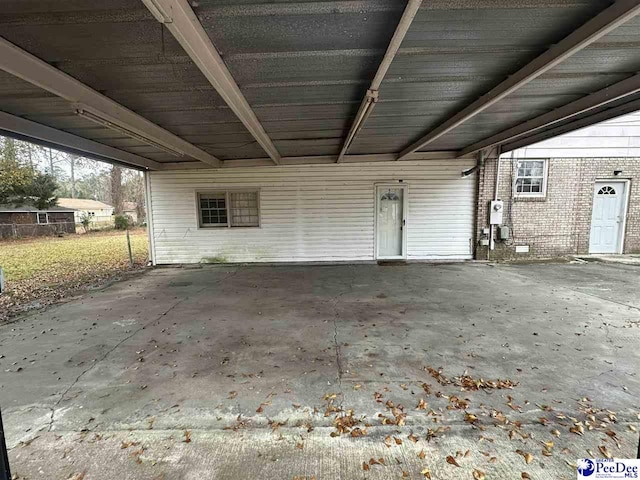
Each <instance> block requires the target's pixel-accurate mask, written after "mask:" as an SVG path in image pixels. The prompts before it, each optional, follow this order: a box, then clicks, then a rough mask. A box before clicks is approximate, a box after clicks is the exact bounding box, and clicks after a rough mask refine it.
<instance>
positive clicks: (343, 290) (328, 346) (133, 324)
mask: <svg viewBox="0 0 640 480" xmlns="http://www.w3.org/2000/svg"><path fill="white" fill-rule="evenodd" d="M639 274H640V269H639V268H638V267H634V266H628V265H609V264H607V265H605V264H598V263H589V264H567V265H553V264H536V265H518V266H516V265H510V266H508V265H487V264H450V265H426V264H413V265H406V266H376V265H351V266H312V267H310V266H282V267H267V266H255V267H229V266H211V267H209V266H207V267H204V268H159V269H155V270H153V271H150V272H148V273H146V274H144V275H142V276H140V277H138V278H135V279H132V280H128V281H126V282H120V283H118V284H115V285H113V286H111V287H109V288H107V289H105V290H102V291H99V292H96V293H94V294H92V295H87V296H85V297H83V298H79V299H76V300H73V301H71V302H69V303H66V304H63V305H59V306H56V307H53V308H50V309H49V310H47V311H45V312H42V313H39V314H36V315H33V316H30V317H28V318H25V319H22V320H20V321H18V322H15V323H13V324H10V325H5V326H2V327H0V368H1V369H0V404H1V405H2V412H3V416H4V419H5V427H6V430H7V435H8V441H9V446H10V448H11V451H10V460H11V462H12V467H13V471H14V473H16V474H17V475H18V478H21V479H35V478H47V479H69V478H75V479H80V478H84V479H85V480H89V479H111V478H119V479H166V480H173V479H194V480H195V479H213V478H215V479H239V478H247V479H249V478H251V479H254V478H255V479H258V478H259V479H299V480H301V479H312V478H315V479H338V478H343V479H352V478H356V479H361V478H362V479H364V478H370V479H389V478H413V479H424V478H433V479H452V478H453V479H456V478H461V479H473V478H476V479H478V478H485V477H486V478H487V479H493V478H500V479H510V480H512V479H519V478H521V475H522V472H527V473H528V474H529V475H530V477H531V478H532V479H563V478H564V479H573V478H575V471H574V469H573V467H572V466H571V465H572V464H575V462H576V459H578V458H583V457H590V456H591V457H602V456H604V455H613V456H616V457H622V458H624V457H626V458H629V457H632V458H633V457H635V454H636V449H637V445H638V433H637V431H635V430H640V428H638V427H636V426H637V425H638V423H639V421H640V419H639V417H638V415H639V412H640V378H639V376H638V372H640V348H638V345H639V344H640V288H639V287H640V276H639ZM363 463H364V464H365V465H363ZM483 475H484V476H483ZM429 476H430V477H429ZM525 478H526V477H525Z"/></svg>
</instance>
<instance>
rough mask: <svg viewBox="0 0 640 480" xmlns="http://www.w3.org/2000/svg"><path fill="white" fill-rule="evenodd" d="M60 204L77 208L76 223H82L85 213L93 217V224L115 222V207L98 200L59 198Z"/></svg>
mask: <svg viewBox="0 0 640 480" xmlns="http://www.w3.org/2000/svg"><path fill="white" fill-rule="evenodd" d="M58 205H59V206H61V207H65V208H70V209H73V210H75V222H76V223H80V222H81V221H82V218H83V217H84V216H85V215H86V216H88V217H89V218H90V219H91V223H92V224H93V225H100V224H103V225H104V224H112V223H113V207H112V206H111V205H107V204H106V203H102V202H99V201H98V200H89V199H86V198H59V199H58Z"/></svg>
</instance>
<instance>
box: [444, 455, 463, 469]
mask: <svg viewBox="0 0 640 480" xmlns="http://www.w3.org/2000/svg"><path fill="white" fill-rule="evenodd" d="M447 463H449V464H451V465H455V466H456V467H459V466H460V464H459V463H458V461H457V460H456V459H455V458H453V457H452V456H451V455H449V456H447Z"/></svg>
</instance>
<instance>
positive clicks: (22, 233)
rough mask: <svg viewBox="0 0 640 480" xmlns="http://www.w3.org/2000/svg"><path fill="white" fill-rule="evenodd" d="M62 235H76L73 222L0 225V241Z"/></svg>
mask: <svg viewBox="0 0 640 480" xmlns="http://www.w3.org/2000/svg"><path fill="white" fill-rule="evenodd" d="M64 233H76V224H75V222H57V223H43V224H37V223H4V224H0V239H5V238H23V237H45V236H55V235H62V234H64Z"/></svg>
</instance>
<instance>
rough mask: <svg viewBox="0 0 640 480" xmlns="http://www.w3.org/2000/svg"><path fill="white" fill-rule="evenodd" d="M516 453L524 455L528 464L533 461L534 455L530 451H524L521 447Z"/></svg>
mask: <svg viewBox="0 0 640 480" xmlns="http://www.w3.org/2000/svg"><path fill="white" fill-rule="evenodd" d="M516 453H517V454H518V455H522V457H523V458H524V461H525V462H526V464H527V465H529V464H530V463H531V462H533V455H531V454H530V453H529V452H524V451H522V450H520V449H518V450H516Z"/></svg>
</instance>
